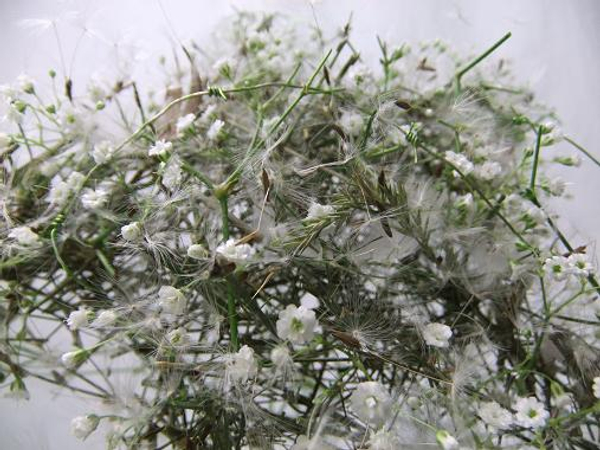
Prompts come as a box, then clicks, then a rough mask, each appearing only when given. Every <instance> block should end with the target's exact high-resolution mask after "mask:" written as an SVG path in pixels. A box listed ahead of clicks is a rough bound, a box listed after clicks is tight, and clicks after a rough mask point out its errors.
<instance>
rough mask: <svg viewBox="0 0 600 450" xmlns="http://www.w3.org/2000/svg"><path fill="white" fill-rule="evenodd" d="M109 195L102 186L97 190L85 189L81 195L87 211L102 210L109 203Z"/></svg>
mask: <svg viewBox="0 0 600 450" xmlns="http://www.w3.org/2000/svg"><path fill="white" fill-rule="evenodd" d="M109 194H110V192H109V191H108V189H106V188H104V187H101V186H99V187H97V188H96V189H90V188H87V189H84V190H83V192H82V193H81V204H82V206H83V207H84V208H85V209H92V210H93V209H98V208H102V207H103V206H104V205H105V204H106V202H107V201H108V197H109Z"/></svg>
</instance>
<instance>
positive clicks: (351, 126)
mask: <svg viewBox="0 0 600 450" xmlns="http://www.w3.org/2000/svg"><path fill="white" fill-rule="evenodd" d="M340 126H341V127H342V129H343V130H344V131H345V132H346V133H347V134H348V135H350V136H358V135H359V134H360V132H361V130H362V126H363V118H362V116H361V115H360V114H359V113H357V112H354V111H345V112H344V113H343V114H342V116H341V117H340Z"/></svg>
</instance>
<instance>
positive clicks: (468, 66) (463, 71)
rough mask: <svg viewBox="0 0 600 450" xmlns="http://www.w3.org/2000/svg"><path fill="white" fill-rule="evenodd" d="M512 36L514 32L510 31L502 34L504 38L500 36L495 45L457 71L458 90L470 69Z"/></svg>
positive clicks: (458, 90)
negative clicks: (461, 80)
mask: <svg viewBox="0 0 600 450" xmlns="http://www.w3.org/2000/svg"><path fill="white" fill-rule="evenodd" d="M511 36H512V33H511V32H510V31H509V32H508V33H506V34H505V35H504V36H502V38H500V40H499V41H497V42H496V43H495V44H494V45H492V46H491V47H490V48H488V49H487V50H486V51H485V52H483V53H482V54H481V55H479V56H478V57H477V58H475V59H474V60H473V61H471V62H470V63H469V64H468V65H467V66H466V67H465V68H463V69H461V70H459V71H458V72H456V90H457V92H460V79H461V78H462V77H463V76H464V75H465V74H466V73H467V72H468V71H469V70H471V69H472V68H473V67H475V66H476V65H477V64H479V63H480V62H481V61H483V60H484V59H485V58H487V57H488V56H489V55H490V54H491V53H492V52H493V51H494V50H496V49H497V48H498V47H500V46H501V45H502V44H504V42H506V41H507V40H508V39H509V38H510V37H511Z"/></svg>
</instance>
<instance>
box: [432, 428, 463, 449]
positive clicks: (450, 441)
mask: <svg viewBox="0 0 600 450" xmlns="http://www.w3.org/2000/svg"><path fill="white" fill-rule="evenodd" d="M435 439H436V441H437V442H438V444H440V447H442V448H443V449H444V450H458V449H459V444H458V441H457V440H456V439H455V438H454V436H452V435H451V434H450V433H448V432H447V431H446V430H439V431H438V432H437V433H435Z"/></svg>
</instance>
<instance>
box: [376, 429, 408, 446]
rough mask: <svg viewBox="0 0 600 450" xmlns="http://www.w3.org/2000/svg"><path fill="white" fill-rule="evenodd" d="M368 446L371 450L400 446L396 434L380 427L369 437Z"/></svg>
mask: <svg viewBox="0 0 600 450" xmlns="http://www.w3.org/2000/svg"><path fill="white" fill-rule="evenodd" d="M369 448H370V449H371V450H397V449H399V448H402V447H401V444H400V440H399V439H398V437H397V436H395V435H394V434H393V433H391V432H389V431H386V430H385V429H381V430H379V431H378V432H377V433H375V434H374V435H373V436H371V439H369Z"/></svg>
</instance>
